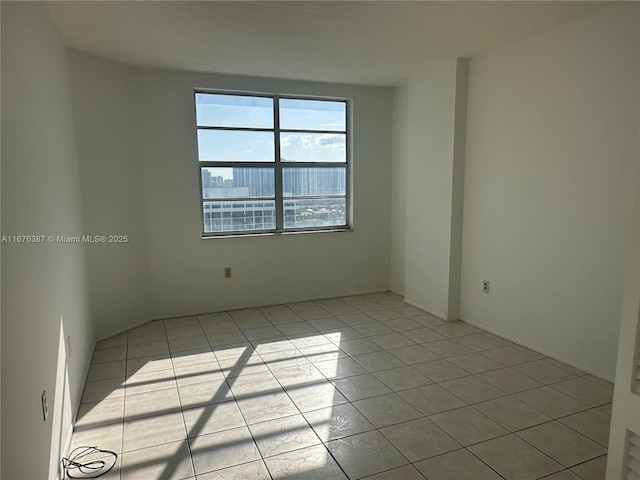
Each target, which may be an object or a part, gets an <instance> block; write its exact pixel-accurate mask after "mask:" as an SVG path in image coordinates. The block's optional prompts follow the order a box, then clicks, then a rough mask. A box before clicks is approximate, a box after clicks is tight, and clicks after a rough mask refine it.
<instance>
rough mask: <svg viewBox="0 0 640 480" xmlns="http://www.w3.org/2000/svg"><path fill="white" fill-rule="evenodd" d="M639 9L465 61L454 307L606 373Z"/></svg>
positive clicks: (633, 139) (607, 12) (613, 328)
mask: <svg viewBox="0 0 640 480" xmlns="http://www.w3.org/2000/svg"><path fill="white" fill-rule="evenodd" d="M639 8H640V6H639V5H637V4H632V3H628V4H623V5H614V6H608V7H605V8H604V9H600V10H597V11H595V12H594V13H592V14H589V15H587V16H585V17H582V18H580V19H578V20H577V21H574V22H572V23H570V24H567V25H564V26H561V27H558V28H555V29H553V30H550V31H547V32H544V33H541V34H538V35H535V36H533V37H530V38H527V39H525V40H522V41H518V42H516V43H513V44H510V45H508V46H505V47H503V48H499V49H496V50H493V51H492V52H489V53H487V54H485V55H482V56H480V57H477V58H474V59H473V60H472V61H471V69H470V82H469V105H468V125H467V127H468V128H467V154H466V172H465V175H466V179H465V201H464V240H463V264H462V300H461V304H462V318H463V319H464V320H466V321H469V322H471V323H473V324H477V325H479V326H481V327H484V328H486V329H488V330H490V331H494V332H497V333H499V334H501V335H503V336H506V337H507V338H512V339H514V340H515V341H518V342H520V343H522V344H524V345H529V346H532V347H533V348H536V349H537V350H539V351H542V352H545V353H547V354H549V355H552V356H554V357H556V358H559V359H562V360H565V361H567V362H568V363H570V364H573V365H577V366H579V367H581V368H584V369H586V370H587V371H590V372H592V373H594V374H596V375H599V376H601V377H604V378H607V379H612V378H613V373H614V368H615V358H616V346H617V339H618V323H619V320H620V309H621V300H622V285H623V278H624V274H623V272H624V262H625V253H626V246H627V242H628V236H629V222H630V220H629V214H630V208H631V204H632V193H633V178H634V175H633V174H634V162H635V155H636V148H637V133H638V122H639V119H638V82H639V75H638V72H639V65H638V62H639V61H640V49H639V38H638V33H639V29H638V25H639V17H638V9H639ZM483 279H487V280H490V281H491V293H490V294H484V293H482V280H483Z"/></svg>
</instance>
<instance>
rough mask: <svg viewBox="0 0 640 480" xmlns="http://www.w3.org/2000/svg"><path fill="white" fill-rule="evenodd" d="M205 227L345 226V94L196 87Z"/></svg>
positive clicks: (214, 230) (212, 231) (233, 230)
mask: <svg viewBox="0 0 640 480" xmlns="http://www.w3.org/2000/svg"><path fill="white" fill-rule="evenodd" d="M195 104H196V123H197V138H198V159H199V168H200V179H201V197H200V198H201V203H202V221H203V235H204V236H216V235H229V234H233V235H235V234H242V233H267V232H288V231H292V232H294V231H315V230H336V229H345V228H347V226H348V224H349V213H348V212H349V182H348V176H349V136H348V129H347V118H348V108H347V107H348V105H347V101H346V100H337V99H316V98H314V99H307V98H293V97H285V96H277V95H273V96H272V95H270V96H267V95H254V94H251V95H249V94H235V93H234V94H229V93H211V92H196V94H195Z"/></svg>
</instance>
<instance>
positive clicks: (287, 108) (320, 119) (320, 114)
mask: <svg viewBox="0 0 640 480" xmlns="http://www.w3.org/2000/svg"><path fill="white" fill-rule="evenodd" d="M346 118H347V104H346V103H345V102H336V101H326V100H293V99H285V98H283V99H280V128H286V129H292V130H331V131H342V132H344V131H346V130H347V122H346Z"/></svg>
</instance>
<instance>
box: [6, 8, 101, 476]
mask: <svg viewBox="0 0 640 480" xmlns="http://www.w3.org/2000/svg"><path fill="white" fill-rule="evenodd" d="M1 8H2V235H77V234H82V233H83V227H82V212H81V195H80V181H79V175H78V165H77V158H76V151H75V138H74V131H73V122H72V114H71V100H70V91H69V78H68V65H67V53H66V50H65V48H64V46H63V45H62V43H61V41H60V39H59V38H58V34H57V32H56V30H55V28H54V26H53V23H52V22H51V19H50V17H49V14H48V12H47V11H46V9H45V7H44V6H42V5H41V4H36V3H30V2H26V3H12V2H2V5H1ZM86 278H87V277H86V264H85V257H84V248H83V246H82V245H78V244H72V245H69V244H67V245H62V244H54V243H45V244H10V243H4V244H3V245H2V300H3V301H2V456H3V457H4V462H3V463H2V473H1V476H2V478H6V479H35V478H37V479H44V478H50V471H49V466H50V453H51V463H52V464H53V465H54V466H56V465H57V462H58V460H59V459H60V454H61V453H62V452H60V448H61V444H62V443H64V441H65V440H66V437H67V433H68V432H69V428H70V418H69V416H68V415H67V414H65V413H63V412H65V411H69V410H74V411H75V408H76V407H77V405H78V403H79V399H80V394H81V392H82V387H83V384H84V378H85V374H86V369H87V366H88V364H89V360H90V358H91V353H92V350H93V345H94V342H93V338H94V337H93V331H92V328H91V325H90V319H89V305H88V293H87V290H86ZM61 328H63V329H64V335H65V336H67V335H70V336H71V341H72V348H71V352H68V351H66V349H65V348H64V344H65V341H64V338H65V336H63V337H62V338H63V340H62V342H61V343H62V346H61V347H62V348H59V338H60V334H61ZM65 365H66V372H65V371H64V369H65ZM58 366H59V367H60V369H62V371H57V370H59V368H58ZM57 377H59V378H61V379H62V380H61V381H64V379H65V378H67V377H68V380H69V392H68V396H66V397H65V399H64V403H65V404H64V407H65V408H63V403H62V402H63V399H62V395H61V396H60V397H59V398H56V394H55V392H56V390H57V391H58V392H60V393H61V394H62V392H64V391H65V387H64V385H56V378H57ZM43 390H46V391H47V395H48V399H49V417H48V420H47V421H46V422H45V421H43V418H42V408H41V404H40V396H41V394H42V391H43ZM54 420H55V424H54Z"/></svg>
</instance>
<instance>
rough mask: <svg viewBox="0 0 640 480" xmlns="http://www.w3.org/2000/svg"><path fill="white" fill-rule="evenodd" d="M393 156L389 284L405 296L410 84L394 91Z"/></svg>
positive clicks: (405, 83)
mask: <svg viewBox="0 0 640 480" xmlns="http://www.w3.org/2000/svg"><path fill="white" fill-rule="evenodd" d="M392 114H393V121H392V150H393V151H392V156H391V269H390V278H389V285H390V288H391V290H392V291H393V292H395V293H398V294H400V295H404V275H405V261H406V241H407V239H406V235H405V233H406V228H407V223H406V221H407V188H406V184H407V163H408V152H407V149H408V140H409V139H408V136H407V135H408V128H409V84H408V82H404V83H403V84H402V85H400V86H398V87H397V88H396V89H395V90H394V92H393V112H392Z"/></svg>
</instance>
